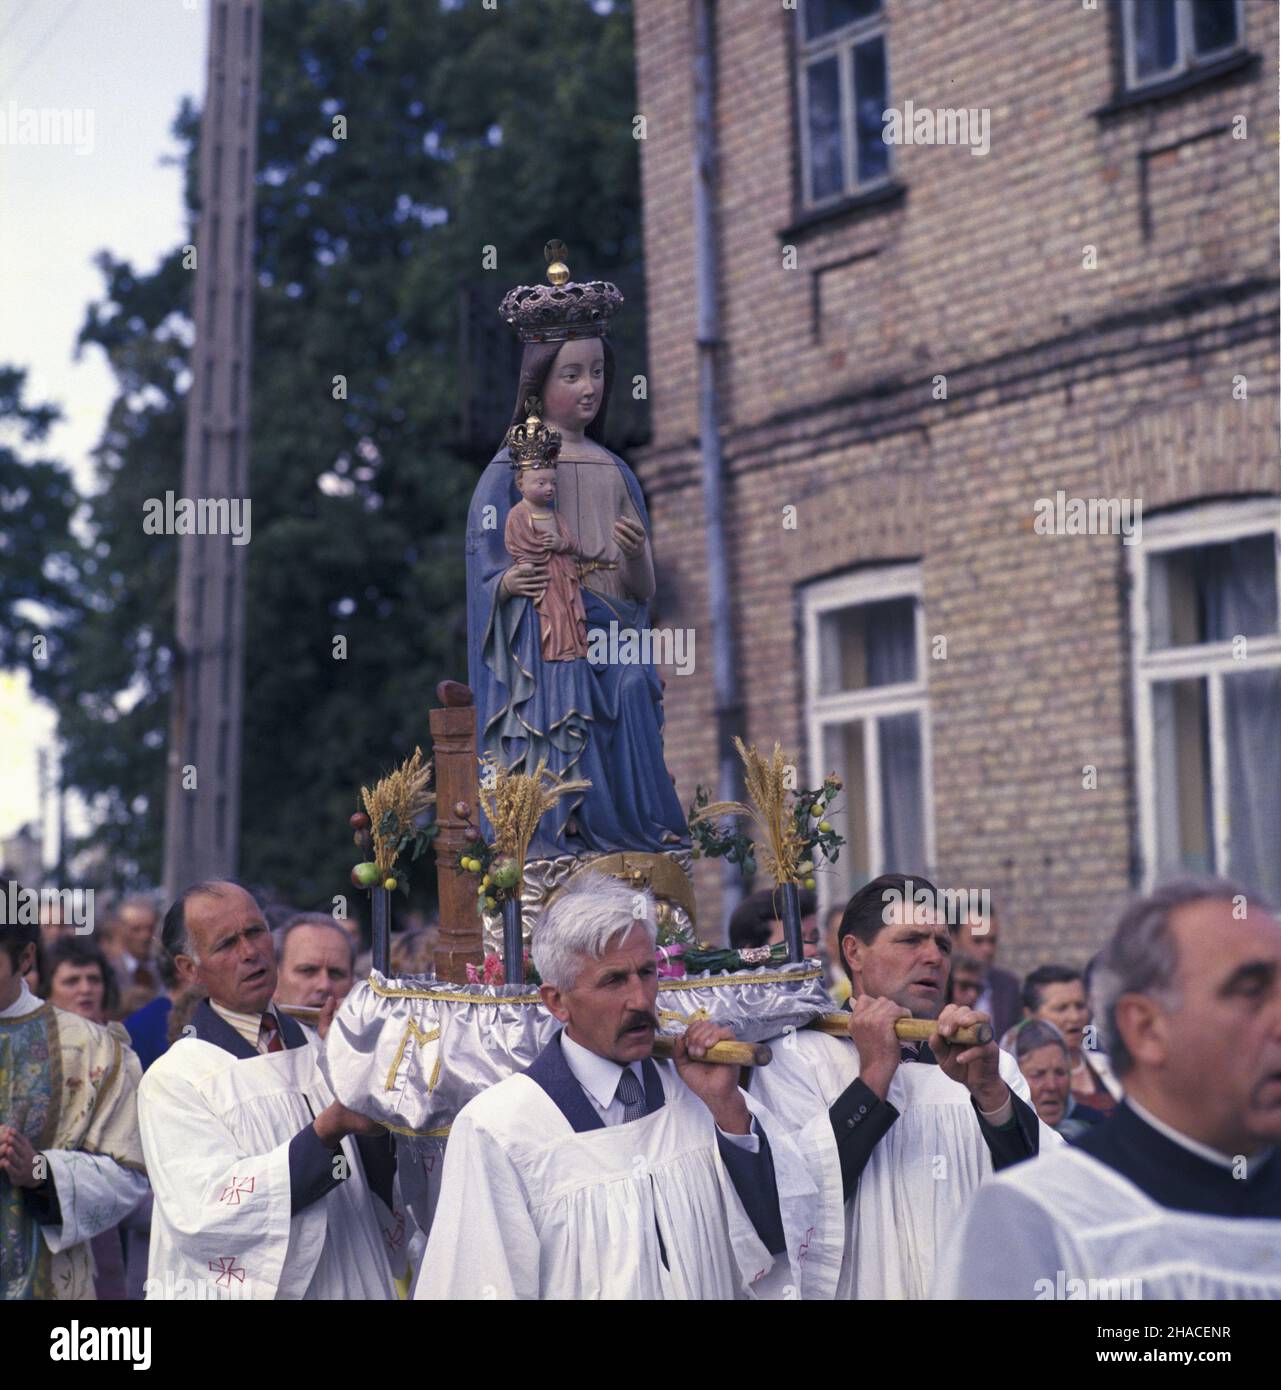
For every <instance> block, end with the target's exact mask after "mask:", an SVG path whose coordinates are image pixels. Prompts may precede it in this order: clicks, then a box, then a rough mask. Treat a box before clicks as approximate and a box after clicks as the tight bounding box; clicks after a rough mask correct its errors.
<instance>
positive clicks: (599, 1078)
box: [560, 1030, 645, 1110]
mask: <svg viewBox="0 0 1281 1390" xmlns="http://www.w3.org/2000/svg"><path fill="white" fill-rule="evenodd" d="M560 1045H561V1050H562V1051H563V1052H564V1054H565V1064H566V1066H568V1067H569V1069H570V1071H571V1072H573V1074H574V1080H575V1081H577V1082H578V1084H579V1085H580V1086H581V1087H582V1088H583V1090H584V1091H586V1092H587V1094H588V1095H589V1096H591V1098H592V1099H593V1100H594V1101H595V1102H596V1104H597V1105H599V1106H600V1108H601V1109H602V1110H606V1109H608V1108H609V1106H611V1105H612V1104H613V1103H614V1100H615V1098H616V1093H617V1091H618V1082H619V1079H620V1077H621V1076H622V1074H623V1068H622V1067H621V1066H619V1064H618V1063H617V1062H615V1061H613V1060H612V1059H611V1058H609V1057H601V1056H599V1055H598V1054H597V1053H595V1052H589V1051H588V1050H587V1049H586V1048H585V1047H583V1046H582V1044H581V1043H576V1042H575V1041H574V1040H573V1038H571V1037H570V1036H569V1034H568V1033H567V1032H565V1031H564V1030H562V1032H561V1035H560ZM628 1069H629V1070H630V1071H631V1073H632V1075H633V1076H635V1078H636V1079H637V1081H639V1082H640V1083H641V1085H642V1086H644V1084H645V1078H644V1075H643V1074H642V1072H641V1066H640V1063H639V1062H629V1063H628Z"/></svg>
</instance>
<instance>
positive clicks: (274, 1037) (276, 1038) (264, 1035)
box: [258, 1009, 285, 1052]
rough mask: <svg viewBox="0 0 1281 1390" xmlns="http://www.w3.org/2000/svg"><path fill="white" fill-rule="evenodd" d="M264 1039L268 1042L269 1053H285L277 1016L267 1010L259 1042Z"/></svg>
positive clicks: (259, 1034) (263, 1017)
mask: <svg viewBox="0 0 1281 1390" xmlns="http://www.w3.org/2000/svg"><path fill="white" fill-rule="evenodd" d="M263 1039H266V1042H267V1051H268V1052H283V1051H284V1050H285V1042H284V1039H283V1038H282V1037H281V1036H280V1024H279V1023H277V1022H276V1015H275V1014H273V1013H272V1012H271V1010H270V1009H268V1010H267V1012H266V1013H265V1014H263V1016H262V1026H261V1027H260V1028H259V1030H258V1041H259V1042H260V1043H261V1042H262V1041H263Z"/></svg>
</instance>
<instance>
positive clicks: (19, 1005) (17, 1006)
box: [0, 980, 43, 1018]
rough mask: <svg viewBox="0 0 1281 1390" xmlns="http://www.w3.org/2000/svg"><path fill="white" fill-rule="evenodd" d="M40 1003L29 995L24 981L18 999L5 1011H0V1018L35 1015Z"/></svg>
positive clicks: (40, 1001) (33, 996) (29, 992)
mask: <svg viewBox="0 0 1281 1390" xmlns="http://www.w3.org/2000/svg"><path fill="white" fill-rule="evenodd" d="M42 1002H43V1001H42V1000H40V999H37V998H36V996H35V995H34V994H32V993H31V991H30V989H28V988H27V982H26V980H23V981H22V986H21V988H20V989H19V990H18V997H17V998H16V999H15V1000H14V1001H13V1003H12V1004H10V1005H9V1007H8V1008H7V1009H0V1018H25V1017H26V1015H27V1014H33V1013H35V1011H36V1010H37V1009H38V1008H39V1007H40V1005H41V1003H42Z"/></svg>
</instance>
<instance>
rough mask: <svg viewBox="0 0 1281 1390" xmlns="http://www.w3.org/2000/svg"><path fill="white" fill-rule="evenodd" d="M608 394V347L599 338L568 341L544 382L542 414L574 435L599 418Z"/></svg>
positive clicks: (557, 355)
mask: <svg viewBox="0 0 1281 1390" xmlns="http://www.w3.org/2000/svg"><path fill="white" fill-rule="evenodd" d="M604 395H605V348H604V345H603V344H602V343H601V340H600V339H599V338H579V339H575V340H571V341H570V342H568V343H565V344H564V345H563V346H562V347H561V350H560V351H559V352H558V353H557V354H556V359H555V361H554V362H553V363H552V365H551V370H550V371H549V372H548V373H547V380H546V382H544V384H543V414H544V416H545V418H546V419H547V420H548V422H549V423H551V424H553V425H555V426H556V427H557V428H558V429H562V430H571V431H573V432H574V433H575V434H577V433H580V432H581V431H582V430H585V429H586V428H587V426H588V425H590V424H591V422H592V421H593V420H594V419H595V418H596V414H597V412H598V411H599V410H600V406H601V401H602V400H603V399H604Z"/></svg>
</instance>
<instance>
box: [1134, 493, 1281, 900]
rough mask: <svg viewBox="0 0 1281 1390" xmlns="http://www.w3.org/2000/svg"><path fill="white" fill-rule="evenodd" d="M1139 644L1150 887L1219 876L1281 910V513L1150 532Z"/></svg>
mask: <svg viewBox="0 0 1281 1390" xmlns="http://www.w3.org/2000/svg"><path fill="white" fill-rule="evenodd" d="M1142 535H1143V539H1142V542H1141V544H1140V545H1138V546H1135V547H1133V549H1132V551H1131V558H1130V564H1131V567H1132V580H1133V584H1132V589H1131V601H1132V612H1131V636H1132V643H1133V650H1134V682H1135V691H1134V696H1135V718H1136V725H1137V732H1138V747H1137V749H1136V760H1135V763H1136V769H1137V773H1138V784H1139V785H1138V800H1139V832H1140V838H1141V842H1142V851H1143V870H1144V883H1145V886H1147V887H1150V886H1151V885H1152V884H1153V883H1154V882H1155V881H1156V880H1158V879H1160V878H1162V877H1166V876H1169V875H1171V874H1177V873H1188V872H1191V873H1201V874H1205V873H1217V874H1225V875H1230V876H1231V877H1233V878H1235V879H1238V880H1240V881H1241V882H1242V883H1244V884H1245V886H1246V887H1247V888H1248V889H1250V890H1251V891H1253V892H1256V893H1259V894H1261V895H1262V896H1264V897H1265V898H1269V899H1273V900H1276V899H1278V898H1279V897H1281V563H1278V553H1279V548H1281V503H1279V502H1278V501H1277V500H1276V499H1267V500H1263V501H1247V502H1232V503H1215V504H1211V505H1208V506H1205V507H1199V508H1196V509H1195V510H1193V511H1188V512H1178V513H1174V514H1170V515H1166V516H1160V517H1155V518H1152V519H1151V520H1145V521H1144V524H1143V532H1142Z"/></svg>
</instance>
